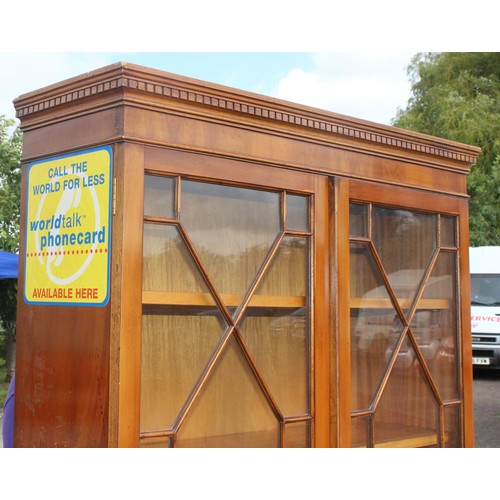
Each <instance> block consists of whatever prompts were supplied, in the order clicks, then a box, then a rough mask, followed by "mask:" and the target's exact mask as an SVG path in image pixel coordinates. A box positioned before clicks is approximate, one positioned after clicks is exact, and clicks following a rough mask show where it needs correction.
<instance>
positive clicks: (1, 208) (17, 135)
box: [0, 115, 22, 252]
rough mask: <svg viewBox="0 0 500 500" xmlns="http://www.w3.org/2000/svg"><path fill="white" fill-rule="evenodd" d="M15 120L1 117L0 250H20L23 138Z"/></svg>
mask: <svg viewBox="0 0 500 500" xmlns="http://www.w3.org/2000/svg"><path fill="white" fill-rule="evenodd" d="M13 127H14V121H13V120H9V119H7V118H5V117H4V116H3V115H2V116H0V249H2V250H5V251H7V252H16V251H17V250H18V247H19V222H20V213H19V209H20V198H21V147H22V137H21V131H20V130H19V128H14V130H13V131H12V129H13Z"/></svg>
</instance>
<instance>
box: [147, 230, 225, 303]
mask: <svg viewBox="0 0 500 500" xmlns="http://www.w3.org/2000/svg"><path fill="white" fill-rule="evenodd" d="M143 241H144V243H143V269H142V289H143V290H153V291H169V292H207V293H208V288H207V286H206V285H205V281H204V280H203V278H202V276H201V274H200V271H199V269H198V267H197V266H196V264H195V262H194V261H193V258H192V256H191V254H190V253H189V251H188V250H187V248H186V245H185V243H184V241H183V239H182V237H181V235H180V234H179V230H178V229H177V227H176V226H174V225H160V224H148V223H146V224H144V240H143ZM206 300H207V301H208V302H207V304H209V305H214V304H215V301H214V300H213V299H212V298H211V297H206Z"/></svg>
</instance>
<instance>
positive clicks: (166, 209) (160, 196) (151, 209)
mask: <svg viewBox="0 0 500 500" xmlns="http://www.w3.org/2000/svg"><path fill="white" fill-rule="evenodd" d="M174 213H175V179H173V178H172V177H160V176H158V175H146V176H144V215H151V216H155V217H166V218H173V217H174Z"/></svg>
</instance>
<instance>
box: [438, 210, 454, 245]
mask: <svg viewBox="0 0 500 500" xmlns="http://www.w3.org/2000/svg"><path fill="white" fill-rule="evenodd" d="M441 246H442V247H456V246H457V218H456V217H447V216H445V215H442V216H441Z"/></svg>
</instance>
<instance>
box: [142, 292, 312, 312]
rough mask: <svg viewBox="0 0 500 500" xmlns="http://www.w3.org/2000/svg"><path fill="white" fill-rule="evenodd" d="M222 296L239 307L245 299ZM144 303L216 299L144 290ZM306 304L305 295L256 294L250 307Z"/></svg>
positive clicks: (197, 303) (194, 302) (181, 303)
mask: <svg viewBox="0 0 500 500" xmlns="http://www.w3.org/2000/svg"><path fill="white" fill-rule="evenodd" d="M221 298H222V300H223V301H224V304H226V306H228V307H237V306H239V305H240V303H241V301H242V300H243V296H242V295H240V294H228V293H223V294H222V295H221ZM142 303H143V304H146V305H170V306H206V307H213V306H214V305H215V300H214V298H213V297H212V295H211V294H210V293H186V292H156V291H151V290H143V292H142ZM305 305H306V298H305V297H304V296H303V295H254V296H253V297H252V298H251V299H250V304H249V306H250V307H283V308H295V309H298V308H300V307H305Z"/></svg>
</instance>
